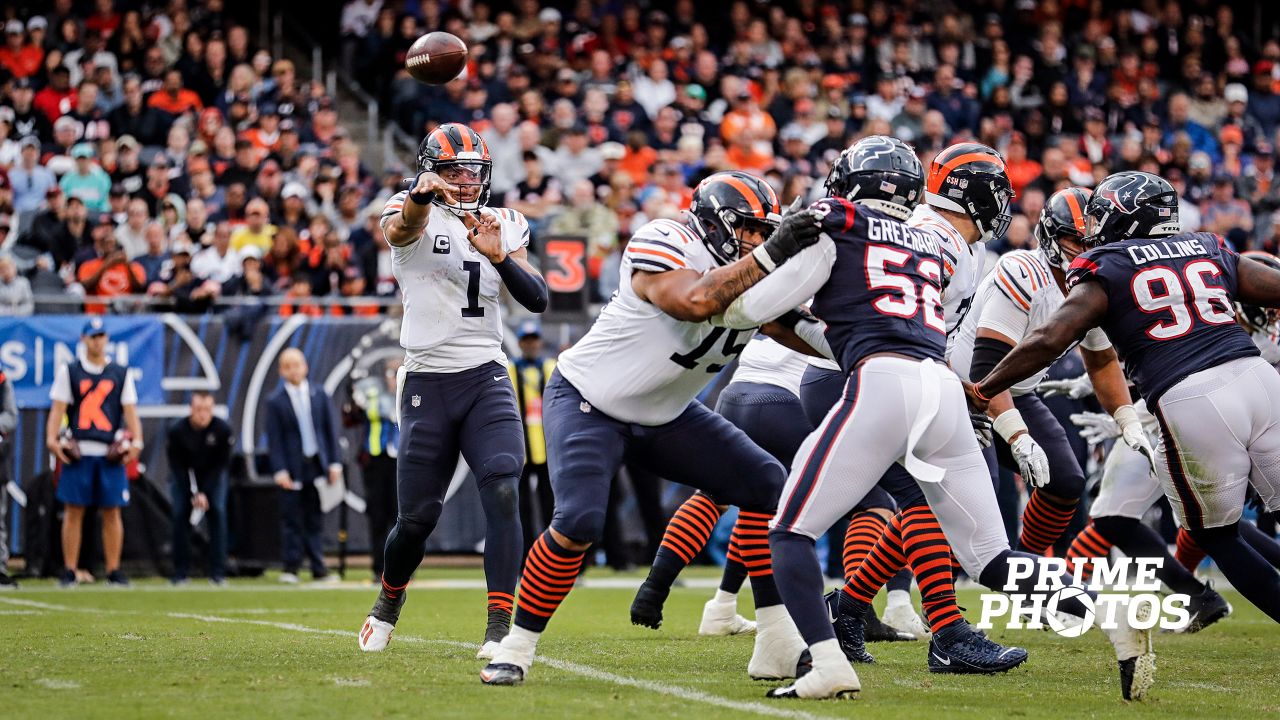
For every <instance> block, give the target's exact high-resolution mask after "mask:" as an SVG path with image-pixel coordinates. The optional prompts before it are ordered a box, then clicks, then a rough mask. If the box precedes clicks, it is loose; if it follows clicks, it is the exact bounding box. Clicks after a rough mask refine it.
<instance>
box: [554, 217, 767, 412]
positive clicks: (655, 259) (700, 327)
mask: <svg viewBox="0 0 1280 720" xmlns="http://www.w3.org/2000/svg"><path fill="white" fill-rule="evenodd" d="M715 268H716V262H715V259H714V258H712V256H711V253H710V251H708V250H707V248H706V246H705V245H704V244H703V243H702V241H701V240H699V239H698V238H697V236H695V235H694V234H693V231H691V230H690V229H689V228H688V227H686V226H684V225H682V224H680V223H677V222H674V221H672V220H665V219H664V220H653V221H650V222H648V223H646V224H645V225H644V226H643V227H641V228H640V229H639V230H638V231H636V233H635V234H634V235H633V236H632V237H631V242H629V243H628V244H627V248H626V250H625V251H624V252H623V255H622V267H621V269H620V276H621V277H620V282H619V284H618V291H617V292H616V293H614V296H613V297H612V298H611V299H610V300H609V304H608V305H606V306H605V308H604V310H602V311H601V312H600V316H599V317H598V318H596V321H595V324H593V325H592V326H591V329H590V330H588V331H587V334H586V335H585V336H584V337H583V338H582V339H581V340H579V341H578V342H577V344H575V345H574V346H573V347H571V348H569V349H568V350H566V351H565V352H564V353H563V354H561V355H560V359H559V362H558V364H557V368H558V369H559V370H560V374H561V375H563V376H564V378H565V379H566V380H568V381H569V382H570V383H572V384H573V386H574V387H575V388H577V390H578V392H579V393H580V394H581V395H582V397H584V398H586V400H587V402H588V403H590V404H591V406H592V408H594V409H596V410H599V411H600V412H603V413H605V414H606V415H609V416H611V417H613V418H614V419H616V420H621V421H623V422H630V423H636V424H639V425H650V426H653V425H662V424H664V423H668V422H671V421H672V420H675V419H676V418H677V417H678V416H679V415H680V413H682V412H684V410H685V408H687V407H688V406H689V403H690V402H693V399H694V398H695V397H697V395H698V393H699V392H701V390H702V389H703V388H704V387H706V386H707V383H708V382H710V381H711V379H712V378H713V377H715V373H717V372H719V371H720V370H721V369H723V368H724V367H725V366H726V365H728V364H729V363H730V362H732V361H733V359H734V358H735V357H737V355H738V353H740V352H742V349H743V348H744V347H745V346H746V344H747V341H748V340H750V339H751V336H752V335H753V334H754V332H755V329H754V328H750V329H747V328H744V329H741V330H731V329H728V328H724V327H716V326H714V325H712V324H711V323H710V322H686V321H684V320H677V319H675V318H673V317H671V316H670V315H667V314H666V313H664V312H663V311H662V310H660V309H659V308H658V306H656V305H654V304H652V303H650V302H648V301H646V300H642V299H640V297H639V296H637V295H636V292H635V290H634V289H633V288H632V286H631V277H632V274H633V273H635V272H637V271H643V272H655V273H656V272H669V271H675V270H694V271H696V272H698V273H705V272H708V271H710V270H714V269H715Z"/></svg>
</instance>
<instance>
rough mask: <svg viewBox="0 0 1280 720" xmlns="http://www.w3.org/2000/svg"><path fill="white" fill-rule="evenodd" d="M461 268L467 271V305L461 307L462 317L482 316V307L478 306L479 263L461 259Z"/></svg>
mask: <svg viewBox="0 0 1280 720" xmlns="http://www.w3.org/2000/svg"><path fill="white" fill-rule="evenodd" d="M462 269H463V270H466V271H467V275H468V277H467V306H466V307H464V308H462V317H465V318H475V317H484V308H483V307H481V306H480V263H478V262H476V261H475V260H463V261H462Z"/></svg>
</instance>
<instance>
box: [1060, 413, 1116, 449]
mask: <svg viewBox="0 0 1280 720" xmlns="http://www.w3.org/2000/svg"><path fill="white" fill-rule="evenodd" d="M1071 422H1073V423H1075V424H1076V426H1077V427H1079V428H1080V437H1082V438H1084V441H1085V442H1087V443H1089V444H1090V445H1101V444H1102V443H1104V442H1106V441H1107V440H1110V439H1112V438H1118V437H1120V426H1119V425H1118V424H1116V421H1115V418H1113V417H1111V416H1110V415H1108V414H1106V413H1099V412H1082V413H1071Z"/></svg>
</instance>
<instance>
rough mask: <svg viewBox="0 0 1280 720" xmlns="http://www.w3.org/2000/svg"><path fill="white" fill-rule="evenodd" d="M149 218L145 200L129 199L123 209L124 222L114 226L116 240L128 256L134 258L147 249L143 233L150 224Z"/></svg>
mask: <svg viewBox="0 0 1280 720" xmlns="http://www.w3.org/2000/svg"><path fill="white" fill-rule="evenodd" d="M149 220H150V213H149V212H148V211H147V202H146V201H145V200H142V199H140V198H135V199H133V200H130V201H129V205H128V207H127V209H126V210H125V221H124V224H122V225H120V226H118V227H117V228H116V242H118V243H119V244H120V247H121V249H123V250H124V252H125V255H127V256H129V257H130V258H136V257H138V256H139V255H141V254H143V253H145V252H146V251H147V239H146V237H145V235H144V233H145V231H146V229H147V227H148V226H149V224H150V222H149Z"/></svg>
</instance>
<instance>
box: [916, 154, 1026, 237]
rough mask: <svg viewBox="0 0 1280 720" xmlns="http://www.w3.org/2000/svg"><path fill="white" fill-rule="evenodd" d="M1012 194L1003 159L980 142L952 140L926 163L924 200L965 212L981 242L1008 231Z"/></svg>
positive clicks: (1011, 217)
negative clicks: (926, 179)
mask: <svg viewBox="0 0 1280 720" xmlns="http://www.w3.org/2000/svg"><path fill="white" fill-rule="evenodd" d="M1013 196H1014V193H1013V185H1012V184H1010V183H1009V176H1008V174H1007V173H1006V172H1005V167H1004V158H1003V157H1001V155H1000V153H998V152H996V151H995V150H993V149H992V148H990V147H987V146H986V145H983V144H982V143H975V142H962V143H956V144H955V145H952V146H951V147H948V148H946V149H945V150H943V151H942V152H940V153H938V154H937V156H935V157H934V158H933V163H932V164H931V165H930V166H929V178H928V181H927V183H926V184H925V193H924V199H925V202H927V203H929V205H931V206H933V207H935V208H940V209H942V210H950V211H952V212H958V213H963V214H965V215H968V216H969V219H970V220H972V221H973V224H974V225H976V226H977V227H978V232H979V233H981V234H982V241H983V242H991V241H992V240H994V239H996V238H998V237H1003V236H1004V234H1005V233H1006V232H1008V231H1009V223H1010V222H1012V221H1013V213H1011V212H1010V210H1009V203H1010V202H1012V201H1013Z"/></svg>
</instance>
